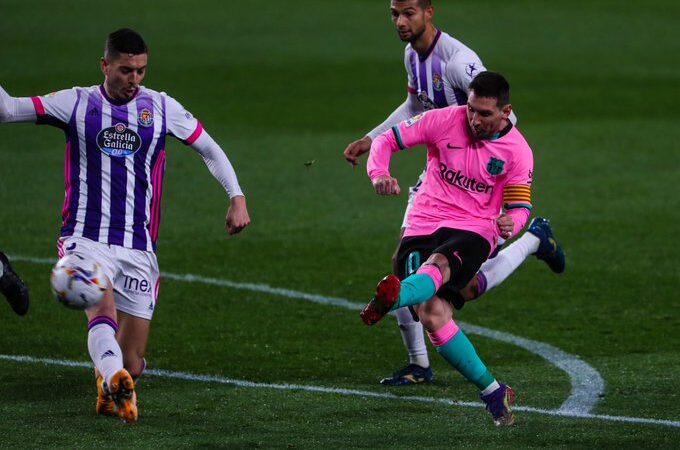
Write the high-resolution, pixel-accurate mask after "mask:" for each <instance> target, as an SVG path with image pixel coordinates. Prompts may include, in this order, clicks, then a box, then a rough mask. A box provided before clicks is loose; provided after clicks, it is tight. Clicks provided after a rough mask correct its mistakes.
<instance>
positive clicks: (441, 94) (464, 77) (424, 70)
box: [404, 30, 486, 111]
mask: <svg viewBox="0 0 680 450" xmlns="http://www.w3.org/2000/svg"><path fill="white" fill-rule="evenodd" d="M404 64H405V65H406V72H407V73H408V92H409V94H413V95H416V96H417V97H418V100H419V102H420V103H421V105H422V106H423V109H424V110H425V111H427V110H430V109H436V108H444V107H446V106H451V105H464V104H466V103H467V92H468V86H469V85H470V82H471V81H472V79H473V78H474V77H475V76H476V75H477V74H478V73H479V72H483V71H485V70H486V69H485V68H484V65H483V64H482V61H481V60H480V59H479V56H477V54H476V53H475V52H474V51H472V50H471V49H470V48H468V47H467V46H465V45H464V44H463V43H462V42H460V41H458V40H457V39H454V38H452V37H451V36H449V35H448V34H446V33H444V32H443V31H441V30H437V35H436V36H435V38H434V41H433V42H432V45H431V46H430V48H429V49H428V50H427V53H426V54H425V55H422V56H421V55H418V53H417V52H416V51H415V50H413V48H412V47H411V44H408V45H406V49H405V52H404Z"/></svg>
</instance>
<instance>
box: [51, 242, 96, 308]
mask: <svg viewBox="0 0 680 450" xmlns="http://www.w3.org/2000/svg"><path fill="white" fill-rule="evenodd" d="M50 281H51V283H52V292H54V295H55V296H56V297H57V300H58V301H59V303H61V304H62V305H64V306H67V307H69V308H72V309H85V308H89V307H90V306H94V305H96V304H98V303H99V302H101V301H102V299H103V298H104V294H105V292H106V277H105V276H104V272H103V271H102V266H101V265H100V264H99V263H98V262H97V261H94V260H93V259H90V258H87V257H84V256H82V255H77V254H70V255H66V256H64V257H63V258H61V259H60V260H59V261H58V262H57V264H56V265H55V266H54V268H53V269H52V275H51V277H50Z"/></svg>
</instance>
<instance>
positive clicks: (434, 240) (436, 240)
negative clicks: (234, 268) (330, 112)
mask: <svg viewBox="0 0 680 450" xmlns="http://www.w3.org/2000/svg"><path fill="white" fill-rule="evenodd" d="M511 111H512V107H511V105H510V87H509V85H508V83H507V81H506V80H505V78H504V77H503V76H502V75H500V74H498V73H495V72H482V73H480V74H479V75H477V77H475V78H474V79H473V80H472V82H471V83H470V94H469V97H468V101H467V105H466V106H452V107H448V108H443V109H436V110H432V111H428V112H426V113H423V114H421V115H418V116H415V117H412V118H411V119H408V120H406V121H404V122H402V123H400V124H399V125H396V126H394V127H392V128H391V129H390V130H389V131H386V132H385V133H383V134H381V135H380V136H378V137H377V138H376V139H375V141H374V142H373V144H372V145H371V152H370V156H369V158H368V163H367V167H366V168H367V172H368V176H369V178H370V179H371V182H372V183H373V187H374V189H375V191H376V193H378V194H379V195H394V194H398V193H399V192H400V188H399V184H398V183H397V180H396V179H395V178H392V177H391V176H390V173H389V161H390V157H391V154H392V153H394V152H397V151H399V150H403V149H406V148H409V147H413V146H416V145H420V144H426V145H427V166H426V175H425V179H424V181H423V185H422V187H421V189H420V190H419V192H418V194H417V195H416V197H415V199H414V202H413V207H412V208H411V211H410V213H409V217H408V226H407V227H406V230H405V231H404V237H403V238H402V240H401V243H400V245H399V249H398V250H397V262H398V267H407V266H408V264H409V263H410V262H412V264H413V265H417V266H419V268H418V269H417V270H416V271H415V273H414V274H411V275H409V276H404V275H406V274H405V273H404V272H402V273H400V274H399V275H400V277H399V278H398V277H396V276H394V275H389V276H387V277H385V278H384V279H383V280H382V281H381V282H380V283H379V284H378V287H377V288H376V293H375V296H374V298H373V300H371V302H370V303H369V304H368V305H366V307H365V308H364V309H363V311H362V312H361V319H362V320H363V321H364V322H365V323H366V324H367V325H373V324H374V323H376V322H377V321H379V320H380V319H381V318H382V317H383V316H384V315H385V314H387V313H388V312H389V311H390V310H394V309H397V308H402V307H404V306H412V307H413V308H414V310H415V312H416V314H417V315H418V317H419V318H420V321H421V322H422V324H423V326H424V327H425V329H426V330H427V335H428V337H429V338H430V341H431V342H432V344H433V345H434V346H435V348H436V349H437V353H439V354H440V355H441V356H442V357H443V358H444V359H445V360H446V361H447V362H448V363H449V364H451V365H452V366H453V367H454V368H455V369H457V370H458V371H459V372H460V373H461V374H462V375H463V376H464V377H465V378H467V379H468V380H469V381H470V382H472V383H473V384H475V386H477V387H478V388H479V390H480V392H481V394H480V397H481V399H482V400H483V401H484V402H485V403H486V405H487V409H488V410H489V411H490V412H491V415H492V417H493V421H494V423H495V424H496V425H497V426H503V425H511V424H512V423H514V420H515V419H514V416H513V414H512V412H511V410H510V405H511V404H512V402H513V397H514V393H513V391H512V389H511V388H510V387H509V386H507V385H505V384H500V383H498V381H496V379H495V378H494V377H493V375H492V374H491V372H489V370H488V369H487V368H486V366H485V365H484V363H483V362H482V361H481V359H480V358H479V356H478V355H477V352H476V351H475V349H474V347H473V346H472V344H471V343H470V341H469V340H468V338H467V337H466V336H465V334H464V333H463V331H462V330H460V329H459V328H458V326H457V325H456V323H455V322H454V321H453V308H452V306H451V304H450V303H449V302H448V301H446V299H444V298H442V296H441V295H440V294H439V293H438V291H439V289H440V288H441V287H442V285H444V284H445V283H448V282H452V283H453V285H454V286H455V287H457V288H458V289H462V288H463V287H464V286H465V285H466V284H467V283H468V282H469V281H470V279H471V278H472V277H474V276H475V274H476V273H477V271H478V270H479V267H480V266H481V265H482V263H483V262H484V261H485V260H486V259H487V258H488V256H489V254H490V253H491V252H492V251H493V249H494V248H495V247H496V245H497V242H498V238H499V237H501V238H504V239H508V238H510V237H512V236H513V235H515V234H516V233H517V232H518V231H520V230H521V229H522V227H524V224H525V223H526V221H527V218H528V217H529V212H530V209H531V182H532V173H533V155H532V152H531V149H530V148H529V145H528V144H527V143H526V141H525V140H524V137H522V135H521V134H520V132H519V131H518V130H517V128H515V127H514V126H513V125H512V122H511V121H510V120H509V116H510V113H511ZM501 206H503V207H504V208H505V211H506V212H505V213H502V214H500V215H499V213H498V212H499V211H500V209H501ZM420 261H424V262H423V263H422V265H421V264H419V262H420ZM400 278H402V279H403V281H401V283H400V281H399V279H400Z"/></svg>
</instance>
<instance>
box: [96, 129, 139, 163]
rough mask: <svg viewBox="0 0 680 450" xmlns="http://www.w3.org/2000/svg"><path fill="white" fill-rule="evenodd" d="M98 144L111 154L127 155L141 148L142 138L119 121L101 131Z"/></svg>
mask: <svg viewBox="0 0 680 450" xmlns="http://www.w3.org/2000/svg"><path fill="white" fill-rule="evenodd" d="M97 146H99V148H100V149H101V151H102V152H104V153H106V154H107V155H109V156H116V157H125V156H130V155H132V154H134V153H135V152H136V151H137V150H139V148H140V147H141V146H142V138H141V137H140V136H139V135H138V134H137V133H135V132H134V131H133V130H131V129H129V128H128V127H126V126H125V125H123V124H122V123H117V124H116V125H115V126H113V127H109V128H104V129H103V130H102V131H100V132H99V134H98V135H97Z"/></svg>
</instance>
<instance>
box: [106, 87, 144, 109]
mask: <svg viewBox="0 0 680 450" xmlns="http://www.w3.org/2000/svg"><path fill="white" fill-rule="evenodd" d="M99 92H101V94H102V95H103V96H104V98H105V99H106V101H108V102H109V103H111V104H112V105H116V106H121V105H125V104H127V103H130V102H131V101H132V100H134V99H135V97H137V94H139V88H137V90H136V91H135V95H133V96H132V98H131V99H130V100H115V99H112V98H111V97H109V94H107V93H106V89H104V84H100V85H99Z"/></svg>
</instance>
